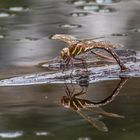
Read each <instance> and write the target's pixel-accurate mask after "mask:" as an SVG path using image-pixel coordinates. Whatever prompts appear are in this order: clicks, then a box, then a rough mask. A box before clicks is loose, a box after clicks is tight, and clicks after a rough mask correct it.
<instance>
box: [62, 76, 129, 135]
mask: <svg viewBox="0 0 140 140" xmlns="http://www.w3.org/2000/svg"><path fill="white" fill-rule="evenodd" d="M127 80H128V79H127V78H121V80H120V82H119V83H118V85H117V87H116V88H115V89H114V90H113V92H112V93H111V95H110V96H108V97H107V98H105V99H103V100H101V101H99V102H93V101H90V100H86V99H82V98H79V96H80V95H81V94H84V93H86V90H84V88H82V90H81V91H80V92H76V91H75V89H74V88H73V89H72V90H71V89H70V88H69V87H68V85H67V84H65V91H66V96H63V97H62V99H61V104H62V105H63V106H64V107H65V108H68V109H72V110H73V111H74V112H76V113H78V114H79V115H80V116H81V117H83V118H84V119H85V120H86V121H88V122H89V123H90V124H91V125H92V126H93V127H95V128H96V129H98V130H101V131H104V132H107V131H108V128H107V126H106V125H105V123H104V122H102V121H101V120H99V118H94V117H91V116H88V115H86V113H85V111H89V112H94V113H95V114H101V115H104V116H108V117H114V118H124V116H122V115H118V114H115V113H111V112H106V111H104V110H103V109H102V108H101V107H100V106H104V105H106V104H108V103H110V102H111V101H113V100H114V98H115V97H116V96H117V95H118V93H119V92H120V90H121V88H122V87H123V85H124V84H125V83H126V81H127Z"/></svg>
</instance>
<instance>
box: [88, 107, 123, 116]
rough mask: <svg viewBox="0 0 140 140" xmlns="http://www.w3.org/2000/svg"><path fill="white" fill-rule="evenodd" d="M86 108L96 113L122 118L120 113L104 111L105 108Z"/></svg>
mask: <svg viewBox="0 0 140 140" xmlns="http://www.w3.org/2000/svg"><path fill="white" fill-rule="evenodd" d="M88 110H90V111H93V112H95V113H98V114H102V115H105V116H108V117H114V118H124V116H122V115H118V114H115V113H111V112H106V111H105V110H103V109H102V108H100V107H92V108H88Z"/></svg>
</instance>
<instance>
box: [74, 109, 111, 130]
mask: <svg viewBox="0 0 140 140" xmlns="http://www.w3.org/2000/svg"><path fill="white" fill-rule="evenodd" d="M77 113H78V114H79V115H80V116H82V117H83V118H84V119H85V120H86V121H88V122H89V123H90V124H91V125H92V126H93V127H95V128H96V129H98V130H100V131H103V132H107V131H108V128H107V126H106V125H105V124H104V123H103V122H102V121H100V120H98V119H96V118H92V117H90V116H87V115H85V114H84V113H83V112H82V111H81V110H78V111H77Z"/></svg>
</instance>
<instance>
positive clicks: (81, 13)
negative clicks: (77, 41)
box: [69, 12, 90, 17]
mask: <svg viewBox="0 0 140 140" xmlns="http://www.w3.org/2000/svg"><path fill="white" fill-rule="evenodd" d="M69 15H70V16H72V17H83V16H87V15H90V13H88V12H73V13H70V14H69Z"/></svg>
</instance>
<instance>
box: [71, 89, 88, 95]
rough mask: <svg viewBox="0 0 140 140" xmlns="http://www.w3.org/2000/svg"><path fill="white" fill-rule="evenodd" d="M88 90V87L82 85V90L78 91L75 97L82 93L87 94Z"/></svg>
mask: <svg viewBox="0 0 140 140" xmlns="http://www.w3.org/2000/svg"><path fill="white" fill-rule="evenodd" d="M84 90H85V91H84ZM86 91H87V88H85V87H82V89H81V91H80V92H78V93H76V94H74V96H73V97H76V96H80V95H83V94H86Z"/></svg>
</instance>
